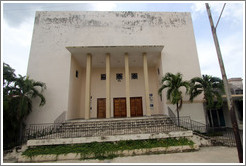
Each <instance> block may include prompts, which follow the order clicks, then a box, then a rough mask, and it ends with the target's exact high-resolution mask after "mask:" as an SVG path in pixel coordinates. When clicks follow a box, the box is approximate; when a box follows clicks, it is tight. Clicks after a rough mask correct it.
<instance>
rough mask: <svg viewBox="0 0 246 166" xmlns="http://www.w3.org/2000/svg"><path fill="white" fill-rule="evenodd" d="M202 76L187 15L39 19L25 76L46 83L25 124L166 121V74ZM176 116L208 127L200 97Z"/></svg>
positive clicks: (59, 14) (42, 16)
mask: <svg viewBox="0 0 246 166" xmlns="http://www.w3.org/2000/svg"><path fill="white" fill-rule="evenodd" d="M167 72H171V73H177V72H180V73H182V75H183V79H184V80H190V79H191V78H193V77H197V76H199V77H200V76H201V72H200V66H199V61H198V55H197V50H196V43H195V36H194V31H193V25H192V20H191V14H190V13H186V12H180V13H177V12H36V17H35V23H34V31H33V37H32V45H31V50H30V57H29V63H28V71H27V75H29V76H30V78H33V79H35V80H38V81H42V82H44V83H46V85H47V90H46V91H45V92H44V96H45V98H46V100H47V102H46V105H45V106H43V107H39V106H38V104H37V103H38V101H34V108H33V112H32V113H31V114H30V116H29V117H28V119H27V123H28V124H33V123H53V122H57V121H60V120H74V119H99V118H112V119H113V118H131V117H141V116H158V115H168V107H170V108H171V109H173V110H174V112H175V106H173V105H171V104H170V103H169V102H168V101H167V99H166V91H163V95H162V96H163V97H162V98H160V96H159V95H158V89H159V87H160V81H161V78H162V76H164V75H165V73H167ZM188 99H189V96H185V95H184V104H183V107H182V110H181V112H180V115H181V116H183V115H185V116H190V117H191V118H192V119H193V120H196V121H199V122H201V123H205V116H204V115H205V114H204V109H203V100H202V96H199V97H198V98H196V100H195V101H194V102H193V103H190V102H188Z"/></svg>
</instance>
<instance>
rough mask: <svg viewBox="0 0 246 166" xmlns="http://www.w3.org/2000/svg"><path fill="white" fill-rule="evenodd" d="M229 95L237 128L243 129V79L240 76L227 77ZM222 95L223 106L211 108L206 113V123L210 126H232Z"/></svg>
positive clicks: (224, 97) (224, 98)
mask: <svg viewBox="0 0 246 166" xmlns="http://www.w3.org/2000/svg"><path fill="white" fill-rule="evenodd" d="M228 83H229V87H230V91H231V97H232V101H233V106H234V107H233V108H234V111H235V115H236V119H237V124H238V128H239V129H240V130H242V129H243V114H244V112H243V81H242V78H230V79H228ZM222 97H223V106H222V108H220V109H212V110H209V111H208V112H207V113H208V114H207V118H208V125H209V126H210V127H230V128H231V127H232V124H231V118H230V117H231V116H230V112H229V110H228V105H227V101H226V95H222Z"/></svg>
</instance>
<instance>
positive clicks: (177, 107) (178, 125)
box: [177, 103, 179, 126]
mask: <svg viewBox="0 0 246 166" xmlns="http://www.w3.org/2000/svg"><path fill="white" fill-rule="evenodd" d="M177 117H178V126H179V107H178V103H177Z"/></svg>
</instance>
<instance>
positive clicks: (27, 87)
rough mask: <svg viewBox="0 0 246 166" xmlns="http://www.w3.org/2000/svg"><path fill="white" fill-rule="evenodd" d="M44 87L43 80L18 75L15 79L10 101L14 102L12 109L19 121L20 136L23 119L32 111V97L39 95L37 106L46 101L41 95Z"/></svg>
mask: <svg viewBox="0 0 246 166" xmlns="http://www.w3.org/2000/svg"><path fill="white" fill-rule="evenodd" d="M44 89H46V85H45V84H44V83H43V82H39V81H34V80H32V79H30V78H29V77H28V76H27V77H26V76H21V75H19V78H17V79H16V81H15V85H14V87H13V88H12V91H11V93H10V95H11V96H12V102H14V103H15V108H14V109H15V110H16V117H17V119H18V121H19V123H20V138H21V137H22V131H23V125H24V120H25V119H26V117H27V115H28V114H29V113H30V112H31V111H32V99H33V98H36V97H39V98H40V99H41V100H40V104H39V106H43V105H44V104H45V102H46V100H45V98H44V96H43V95H42V92H43V90H44ZM39 90H40V91H39Z"/></svg>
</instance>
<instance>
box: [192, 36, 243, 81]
mask: <svg viewBox="0 0 246 166" xmlns="http://www.w3.org/2000/svg"><path fill="white" fill-rule="evenodd" d="M239 34H240V33H238V34H233V35H230V36H226V37H224V38H223V40H220V49H221V54H222V58H223V63H224V67H225V70H226V74H227V78H231V77H242V76H243V56H244V53H243V43H242V41H241V38H240V37H239ZM232 43H241V44H232ZM197 50H198V57H199V62H200V67H201V73H202V74H209V75H212V76H216V77H221V71H220V67H219V61H218V58H217V52H216V49H215V45H214V42H213V41H212V42H211V40H201V39H200V40H197Z"/></svg>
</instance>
